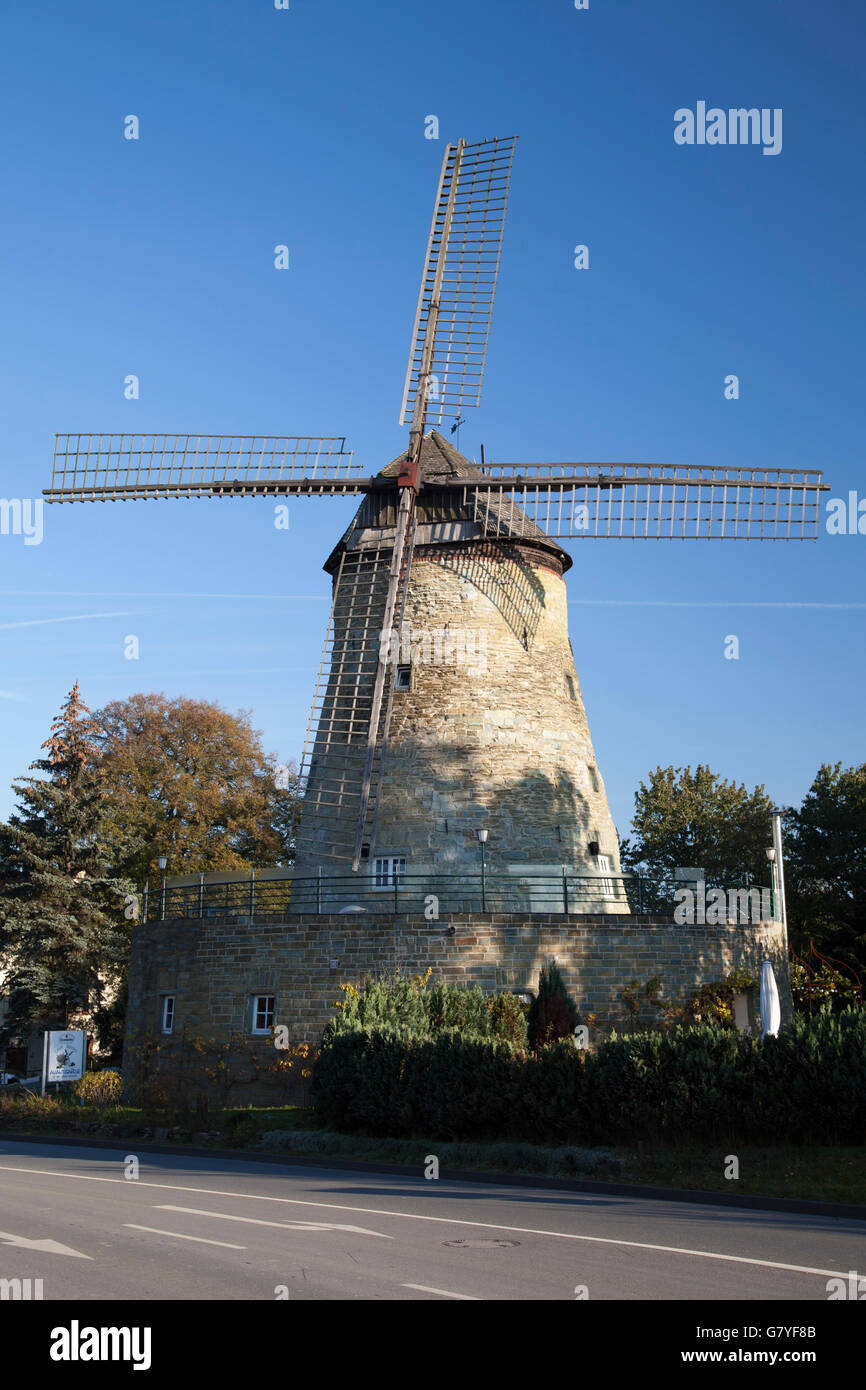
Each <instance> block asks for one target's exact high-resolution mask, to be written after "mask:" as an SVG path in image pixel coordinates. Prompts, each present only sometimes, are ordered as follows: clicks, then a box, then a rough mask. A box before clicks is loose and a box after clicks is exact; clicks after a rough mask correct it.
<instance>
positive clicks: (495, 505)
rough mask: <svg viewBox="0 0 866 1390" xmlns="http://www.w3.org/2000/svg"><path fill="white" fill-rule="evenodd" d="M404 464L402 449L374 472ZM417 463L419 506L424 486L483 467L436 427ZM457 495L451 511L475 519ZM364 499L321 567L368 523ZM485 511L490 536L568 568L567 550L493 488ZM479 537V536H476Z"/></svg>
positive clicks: (390, 471) (393, 471) (385, 473)
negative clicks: (543, 553)
mask: <svg viewBox="0 0 866 1390" xmlns="http://www.w3.org/2000/svg"><path fill="white" fill-rule="evenodd" d="M405 463H406V452H403V453H402V454H399V455H398V456H397V458H395V459H392V460H391V462H390V463H388V464H386V465H385V467H384V468H383V469H382V470H381V472H380V473H377V474H376V477H377V478H381V479H390V478H397V476H398V475H399V473H400V472H401V471H402V469H403V467H404V465H405ZM420 463H421V474H422V483H423V486H422V489H421V493H420V498H421V502H420V505H421V506H422V507H423V497H424V488H425V487H435V486H436V483H437V482H438V481H441V482H447V481H449V480H450V479H452V478H483V477H484V476H485V474H484V470H483V469H481V468H479V467H478V465H477V464H475V463H472V462H471V461H470V460H469V459H468V458H466V457H465V456H464V455H463V454H461V453H459V452H458V450H457V449H455V448H454V446H453V444H449V442H448V440H447V439H444V438H443V437H442V435H441V434H440V433H439V431H438V430H431V431H430V432H429V434H426V435H425V436H424V438H423V440H422V441H421V453H420ZM459 496H460V494H459V493H458V494H456V496H455V502H454V505H455V510H457V511H459V512H460V513H462V514H463V516H465V518H466V520H473V519H475V518H474V516H473V512H472V506H471V503H470V504H469V507H468V508H467V507H466V504H465V503H464V502H463V501H462V500H460V501H458V500H457V499H458V498H459ZM366 501H367V499H365V501H364V502H362V503H361V505H360V507H359V508H358V511H357V512H356V513H355V516H354V518H353V520H352V522H351V524H350V525H349V527H348V528H347V530H346V531H345V533H344V534H343V536H342V537H341V539H340V541H339V542H338V543H337V545H336V546H335V547H334V549H333V551H332V552H331V554H330V555H329V556H328V559H327V560H326V561H325V564H324V569H326V570H328V571H332V570H333V567H334V564H335V562H336V560H337V558H338V557H339V554H340V551H341V549H342V548H343V547H344V546H345V547H346V548H352V541H353V540H354V539H356V538H357V537H358V535H359V533H360V532H361V531H363V530H364V529H365V528H366V526H368V525H369V521H368V520H367V516H368V515H369V511H368V508H367V505H366ZM486 511H487V514H488V518H489V520H488V526H487V534H488V535H489V536H490V538H491V539H498V540H502V541H515V542H520V541H524V542H528V543H529V544H531V545H536V546H541V547H543V548H544V549H546V550H548V551H551V552H552V553H554V554H555V555H556V556H557V557H558V559H559V560H560V562H561V564H562V568H563V570H567V569H570V568H571V565H572V559H571V556H570V555H569V554H568V552H567V551H565V550H563V549H562V547H561V546H559V545H557V543H556V541H555V540H553V539H552V538H551V537H550V536H549V535H548V534H547V532H546V531H544V530H542V528H541V527H540V526H538V525H536V523H535V522H534V521H532V520H530V518H529V517H528V516H527V515H526V513H525V512H524V511H523V509H522V507H519V506H518V505H517V504H516V503H512V502H511V500H510V499H508V498H506V497H503V496H501V495H499V494H497V493H496V492H495V490H494V492H493V494H492V495H491V497H490V501H489V507H488V508H486ZM479 539H482V538H480V537H479Z"/></svg>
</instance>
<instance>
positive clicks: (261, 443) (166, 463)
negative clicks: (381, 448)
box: [45, 434, 364, 502]
mask: <svg viewBox="0 0 866 1390" xmlns="http://www.w3.org/2000/svg"><path fill="white" fill-rule="evenodd" d="M363 481H364V480H363V479H362V477H361V472H360V467H359V465H358V464H356V463H355V462H354V455H353V453H352V450H351V449H347V448H346V441H345V439H344V438H342V437H340V436H331V437H328V436H305V437H304V436H286V435H268V434H58V435H57V436H56V437H55V444H54V468H53V470H52V474H51V486H50V488H46V489H45V496H46V498H47V499H48V501H49V502H113V501H120V500H130V499H132V500H134V499H141V498H158V497H232V496H234V497H239V496H255V495H256V494H257V493H258V494H263V493H271V494H290V493H298V494H305V493H307V494H311V493H316V492H336V493H349V494H351V493H357V492H361V491H363V490H364V489H363V486H362V484H363Z"/></svg>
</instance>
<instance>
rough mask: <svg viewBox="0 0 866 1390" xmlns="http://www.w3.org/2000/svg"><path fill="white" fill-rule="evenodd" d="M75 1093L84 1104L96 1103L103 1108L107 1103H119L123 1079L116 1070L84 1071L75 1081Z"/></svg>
mask: <svg viewBox="0 0 866 1390" xmlns="http://www.w3.org/2000/svg"><path fill="white" fill-rule="evenodd" d="M75 1094H76V1096H77V1097H78V1099H79V1100H80V1101H81V1102H82V1104H84V1105H98V1106H99V1108H100V1109H101V1110H104V1109H105V1108H106V1107H107V1106H109V1105H119V1104H120V1097H121V1095H122V1094H123V1079H122V1077H121V1075H120V1073H119V1072H116V1071H89V1072H85V1074H84V1076H82V1078H81V1080H80V1081H76V1083H75Z"/></svg>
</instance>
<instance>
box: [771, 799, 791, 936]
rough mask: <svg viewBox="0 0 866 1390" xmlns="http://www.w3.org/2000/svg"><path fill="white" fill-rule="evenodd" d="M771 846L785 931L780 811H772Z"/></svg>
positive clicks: (785, 905)
mask: <svg viewBox="0 0 866 1390" xmlns="http://www.w3.org/2000/svg"><path fill="white" fill-rule="evenodd" d="M773 848H774V849H775V851H776V858H775V860H774V870H775V875H776V888H777V891H778V895H779V912H780V914H781V921H782V925H783V926H784V928H785V931H786V932H787V930H788V908H787V904H786V902H785V865H784V862H783V860H782V813H781V811H774V812H773Z"/></svg>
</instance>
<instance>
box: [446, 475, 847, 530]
mask: <svg viewBox="0 0 866 1390" xmlns="http://www.w3.org/2000/svg"><path fill="white" fill-rule="evenodd" d="M484 472H485V477H484V480H483V481H482V482H479V481H478V480H475V479H473V480H472V481H471V482H470V481H469V480H468V479H467V480H466V481H465V482H463V481H462V480H460V479H454V480H452V481H451V482H450V483H449V484H447V486H448V487H449V488H451V489H457V488H460V487H462V488H463V500H464V502H466V503H467V504H469V505H471V506H472V507H473V508H474V517H475V519H476V520H477V521H478V522H479V523H480V524H481V525H482V526H483V528H484V533H485V535H490V536H495V535H509V536H515V535H521V534H525V532H526V531H527V530H529V529H530V528H531V527H533V526H539V527H541V528H542V529H543V530H544V531H546V532H547V534H548V535H549V536H557V537H567V538H569V539H574V540H579V539H586V538H590V539H621V540H762V541H766V540H806V539H810V538H815V537H817V535H818V529H819V524H820V520H821V494H822V492H827V491H829V489H828V487H827V485H826V484H825V483H823V482H822V474H821V472H820V471H819V470H817V469H779V468H709V467H708V468H687V467H674V466H667V465H662V464H597V463H586V464H580V463H574V464H499V465H486V466H485V470H484ZM440 485H441V484H440Z"/></svg>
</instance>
